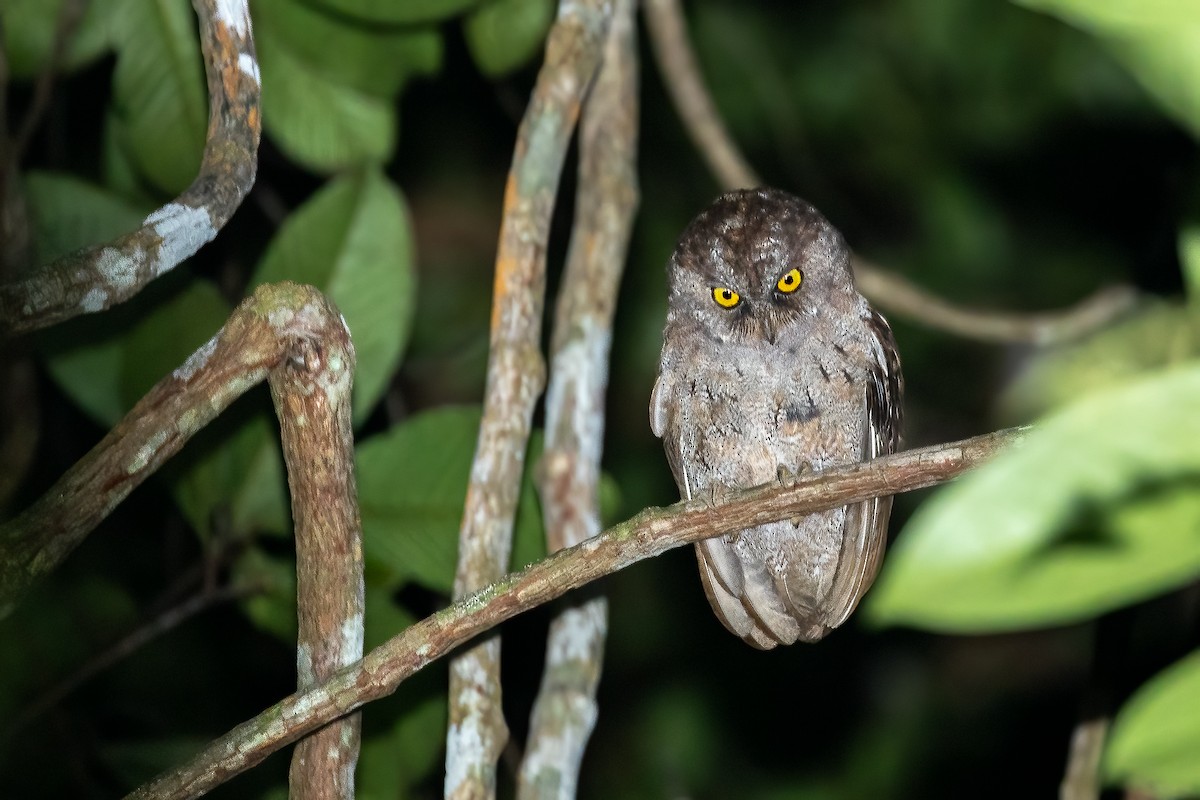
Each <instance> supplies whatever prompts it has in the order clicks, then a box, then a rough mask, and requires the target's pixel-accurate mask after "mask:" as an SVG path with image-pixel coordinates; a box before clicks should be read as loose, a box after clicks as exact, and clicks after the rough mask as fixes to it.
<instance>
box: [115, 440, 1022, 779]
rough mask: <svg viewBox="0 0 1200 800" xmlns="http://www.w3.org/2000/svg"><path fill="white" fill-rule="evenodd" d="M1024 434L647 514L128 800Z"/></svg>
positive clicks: (250, 757)
mask: <svg viewBox="0 0 1200 800" xmlns="http://www.w3.org/2000/svg"><path fill="white" fill-rule="evenodd" d="M1022 433H1023V431H1022V430H1021V429H1010V430H1005V431H998V432H996V433H990V434H986V435H984V436H977V437H975V438H972V439H965V440H962V441H958V442H949V443H947V444H940V445H934V446H932V447H925V448H921V449H919V450H909V451H906V452H903V453H896V454H895V455H890V456H885V457H883V458H878V459H875V460H874V461H870V462H866V463H862V464H849V465H845V466H840V467H834V468H831V469H829V470H825V471H823V472H820V473H817V474H815V475H811V476H806V477H804V478H802V479H800V480H798V481H796V483H794V484H793V485H791V486H779V485H778V484H774V483H773V484H771V485H769V486H766V487H763V488H759V489H750V490H747V491H742V492H736V493H734V494H733V495H731V496H730V497H729V498H728V499H727V500H726V501H724V502H723V503H722V504H721V505H719V506H715V507H714V506H709V505H706V504H705V503H703V502H699V501H692V502H688V503H677V504H675V505H673V506H670V507H668V508H650V509H646V510H645V511H643V512H641V513H640V514H638V515H637V516H635V517H633V518H632V519H629V520H626V521H625V522H622V523H620V524H618V525H614V526H613V527H611V528H609V529H608V530H606V531H604V532H603V533H601V534H600V535H599V536H596V537H594V538H592V539H588V540H587V541H585V542H583V543H581V544H578V545H575V546H574V547H569V548H567V549H565V550H560V551H558V552H557V553H554V554H552V555H550V556H548V557H547V558H545V559H544V560H542V561H539V562H538V563H536V564H533V565H531V566H529V567H527V568H525V569H524V570H522V571H521V572H518V573H514V574H511V575H508V576H505V577H504V578H502V579H500V580H498V581H496V582H495V583H492V584H491V585H489V586H487V587H485V588H483V589H480V590H479V591H477V592H475V593H474V594H471V595H469V596H467V597H465V598H463V599H461V600H459V601H458V602H456V603H455V604H454V605H452V606H450V607H449V608H446V609H444V610H442V611H440V612H438V613H437V614H434V615H433V616H431V617H428V618H426V619H424V620H422V621H420V622H418V623H417V624H415V625H413V626H411V627H409V628H407V629H405V630H404V631H403V632H402V633H400V634H399V635H397V636H394V637H392V638H391V639H389V640H388V641H387V642H385V643H384V644H382V645H380V646H379V647H377V648H375V649H374V650H372V651H371V652H369V653H367V655H366V656H365V657H364V658H363V660H362V661H361V662H359V663H357V664H353V665H351V666H349V667H346V668H345V669H343V670H341V671H340V672H338V673H337V674H336V675H334V676H333V677H332V678H331V679H329V680H328V681H325V682H324V683H322V684H320V685H319V686H316V687H314V688H312V689H309V690H307V691H304V692H300V693H297V694H294V695H291V696H289V697H287V698H285V699H283V700H281V701H280V702H278V703H276V704H275V705H273V706H271V707H270V708H268V709H266V710H265V711H263V712H262V713H260V714H258V715H257V716H256V717H254V718H252V719H250V720H247V721H246V722H243V723H242V724H241V725H238V726H237V727H236V728H234V729H232V730H231V731H229V732H228V733H226V734H225V735H224V736H222V737H220V738H218V739H216V740H214V741H213V742H211V743H209V745H208V746H207V747H205V748H204V749H203V750H202V751H201V752H200V753H199V754H197V755H196V757H195V758H193V759H192V760H191V761H190V762H188V763H187V764H184V765H182V766H180V767H178V768H176V769H174V770H171V771H169V772H167V773H164V774H163V775H161V776H159V777H158V778H157V779H155V780H154V781H152V782H151V783H148V784H146V785H145V786H143V787H141V788H140V789H138V790H137V791H135V792H133V793H132V794H130V795H129V796H128V797H129V798H131V800H132V799H136V800H152V799H153V800H167V798H179V799H182V798H193V797H199V796H200V795H202V794H204V793H205V792H208V791H210V790H212V789H213V788H215V787H217V786H219V785H221V784H222V783H225V782H226V781H228V780H229V779H230V778H232V777H233V776H234V775H237V774H238V773H241V772H244V771H246V770H247V769H249V768H251V767H253V766H254V765H255V764H257V763H259V762H260V761H262V760H263V759H264V758H266V757H267V756H269V755H270V754H271V753H273V752H275V751H276V750H279V749H280V748H282V747H286V746H287V745H288V744H291V743H292V742H294V741H296V740H297V739H299V738H301V737H302V736H305V735H307V734H309V733H311V732H312V731H314V730H316V729H318V728H320V727H321V726H323V725H327V724H328V723H330V722H332V721H333V720H335V719H338V718H339V717H342V716H345V715H346V714H350V713H352V712H354V711H355V710H356V709H358V708H361V707H362V706H363V705H365V704H367V703H369V702H371V701H373V700H378V699H380V698H382V697H386V696H388V695H390V694H391V693H392V692H394V691H396V688H397V687H398V686H399V685H400V683H401V682H403V681H404V679H406V678H408V677H409V676H410V675H412V674H414V673H415V672H417V671H419V670H421V669H422V668H424V667H425V666H427V665H428V664H430V663H431V662H433V661H435V660H437V659H438V658H441V657H442V656H444V655H446V654H447V653H448V652H450V651H451V650H453V649H454V648H456V647H458V646H460V645H462V644H463V643H465V642H467V641H469V640H471V639H473V638H474V637H476V636H478V635H480V634H481V633H484V632H485V631H488V630H490V629H491V628H493V627H495V626H496V625H498V624H500V623H501V622H503V621H505V620H507V619H511V618H512V617H514V616H516V615H517V614H520V613H522V612H524V611H528V610H529V609H531V608H535V607H537V606H539V605H542V604H544V603H548V602H550V601H551V600H554V599H556V598H558V597H561V596H562V595H564V594H566V593H567V592H569V591H571V590H572V589H577V588H579V587H580V586H583V585H585V584H587V583H590V582H591V581H594V580H596V579H598V578H602V577H604V576H605V575H609V574H612V573H613V572H616V571H617V570H620V569H624V568H625V567H628V566H630V565H631V564H635V563H637V562H638V561H642V560H644V559H647V558H653V557H655V556H658V555H661V554H662V553H665V552H666V551H668V550H671V549H673V548H676V547H680V546H683V545H686V544H691V543H693V542H697V541H699V540H701V539H705V538H709V537H712V536H718V535H720V534H722V533H725V532H727V531H731V530H739V529H742V528H752V527H755V526H757V525H765V524H767V523H769V522H777V521H779V520H782V519H790V518H792V517H795V516H799V515H802V514H811V513H814V512H817V511H823V510H825V509H828V508H835V507H838V506H842V505H846V504H848V503H857V502H861V501H863V500H866V499H868V498H871V497H875V496H879V495H884V494H898V493H900V492H908V491H912V490H914V489H923V488H926V487H929V486H934V485H936V484H939V483H944V482H945V481H948V480H950V479H951V478H953V477H955V476H956V475H959V474H961V473H963V472H965V471H967V470H969V469H971V468H972V467H974V466H976V465H978V464H980V463H982V462H983V461H985V460H986V459H987V458H989V457H990V456H992V455H994V454H995V453H996V452H997V451H998V450H1000V449H1001V448H1003V447H1005V446H1007V445H1011V444H1013V443H1015V442H1017V441H1018V440H1019V439H1020V438H1021V435H1022Z"/></svg>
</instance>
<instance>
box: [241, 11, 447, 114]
mask: <svg viewBox="0 0 1200 800" xmlns="http://www.w3.org/2000/svg"><path fill="white" fill-rule="evenodd" d="M251 8H252V11H253V15H254V30H255V33H256V34H258V35H259V36H260V37H261V36H263V35H266V36H268V37H269V38H272V39H274V40H278V42H279V43H280V44H281V45H284V46H286V48H287V50H288V52H289V53H291V54H292V55H293V56H294V57H296V58H297V59H299V60H301V61H303V62H304V63H305V64H307V65H309V67H310V68H312V69H313V70H315V71H317V72H320V73H321V75H322V76H323V77H325V78H326V79H328V80H329V81H331V82H332V83H335V84H339V85H341V86H345V87H348V88H350V89H353V90H354V91H356V92H361V93H363V94H367V95H374V96H376V97H379V98H381V99H388V98H391V97H392V96H393V95H395V94H396V93H397V92H399V91H400V90H401V89H402V88H403V87H404V84H405V83H406V82H407V81H408V80H409V79H410V78H412V77H415V76H417V75H428V74H431V73H433V72H436V71H437V70H438V68H439V67H440V66H441V61H442V37H441V33H440V32H439V31H438V29H437V28H435V27H432V26H430V27H424V28H420V27H405V28H394V27H381V26H380V25H378V24H376V23H369V22H358V21H355V20H353V19H350V18H347V17H346V16H344V15H341V16H339V15H333V14H330V13H327V12H326V11H325V10H323V9H321V8H320V7H319V6H312V5H308V4H306V3H300V2H296V0H253V2H252V3H251Z"/></svg>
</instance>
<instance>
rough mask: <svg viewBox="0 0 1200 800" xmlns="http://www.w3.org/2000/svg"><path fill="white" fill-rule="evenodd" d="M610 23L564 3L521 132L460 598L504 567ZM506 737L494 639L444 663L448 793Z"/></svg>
mask: <svg viewBox="0 0 1200 800" xmlns="http://www.w3.org/2000/svg"><path fill="white" fill-rule="evenodd" d="M611 14H612V0H563V2H562V4H561V6H560V8H559V14H558V18H557V19H556V20H555V22H554V25H553V26H552V27H551V29H550V33H549V37H548V39H547V42H546V56H545V62H544V64H543V65H542V68H541V71H540V72H539V73H538V79H537V84H536V86H535V87H534V90H533V96H532V97H531V98H530V101H529V107H528V109H527V110H526V112H525V117H524V118H523V119H522V120H521V125H520V128H519V129H518V131H517V142H516V147H515V150H514V153H513V162H512V167H511V169H510V170H509V175H508V185H507V187H506V188H505V193H504V221H503V223H502V225H501V230H500V241H499V246H498V251H497V254H496V279H495V290H494V291H495V295H494V297H493V300H492V322H491V343H490V352H489V357H488V369H487V390H486V394H485V396H484V407H483V419H482V422H481V424H480V429H479V441H478V444H477V445H476V451H475V460H474V463H473V464H472V467H471V477H470V482H469V484H468V488H467V500H466V506H465V509H464V511H463V521H462V529H461V532H460V537H459V542H460V544H459V555H458V569H457V572H456V575H455V579H454V597H455V598H456V599H457V598H462V597H464V596H466V595H467V594H469V593H470V592H472V591H474V590H476V589H478V588H480V587H481V586H485V585H487V584H489V583H491V582H492V581H495V580H496V579H497V578H499V577H500V576H501V575H502V574H504V572H505V569H506V567H507V564H508V558H509V552H510V549H511V544H512V527H513V518H514V516H515V513H516V507H517V497H518V493H519V489H520V481H521V473H522V469H523V467H524V461H525V448H526V443H527V441H528V439H529V430H530V424H531V419H532V416H533V407H534V404H535V403H536V401H537V398H538V395H539V394H540V393H541V390H542V385H543V381H544V379H545V378H544V373H545V365H544V364H543V361H542V355H541V351H540V349H539V344H540V342H539V340H540V336H541V319H542V308H543V302H544V294H545V282H546V243H547V240H548V238H549V232H550V217H551V212H552V211H553V208H554V199H555V195H556V194H557V191H558V183H559V177H560V175H561V173H562V164H563V160H564V158H565V157H566V152H567V145H568V143H569V142H570V138H571V133H572V131H573V130H574V128H575V122H576V120H577V119H578V118H579V109H580V105H581V104H582V102H583V98H584V95H585V94H586V93H587V90H588V87H589V85H590V84H591V81H592V78H593V76H594V75H595V72H596V69H597V66H598V65H599V62H600V51H601V47H602V45H603V42H604V37H605V35H606V32H607V29H608V23H609V19H610V17H611ZM507 738H508V730H507V726H506V725H505V723H504V715H503V712H502V711H501V708H500V640H499V639H498V638H492V639H490V640H488V641H486V642H483V643H482V644H479V645H477V646H476V647H474V648H473V649H471V650H469V651H467V652H466V653H464V654H462V655H461V656H459V657H458V658H457V659H455V660H454V662H453V664H452V665H451V669H450V724H449V730H448V732H447V736H446V745H447V747H446V749H447V752H446V783H445V796H446V797H453V798H489V797H493V796H494V795H495V782H496V778H495V768H496V761H497V760H498V759H499V757H500V752H501V750H502V749H503V747H504V743H505V741H506V740H507Z"/></svg>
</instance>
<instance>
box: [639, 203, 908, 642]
mask: <svg viewBox="0 0 1200 800" xmlns="http://www.w3.org/2000/svg"><path fill="white" fill-rule="evenodd" d="M667 271H668V277H669V280H670V298H669V304H668V309H669V310H668V314H667V324H666V328H665V330H664V331H663V349H662V359H661V362H660V366H659V376H658V381H657V382H656V383H655V386H654V394H653V396H652V398H651V401H650V424H651V427H652V428H653V430H654V433H655V435H657V436H659V437H661V438H662V440H663V444H664V446H665V448H666V451H667V459H668V461H669V462H670V464H671V470H672V472H673V473H674V475H675V480H676V482H677V483H678V484H679V490H680V493H681V494H682V495H683V497H684V498H686V499H691V498H705V499H707V498H710V497H715V498H719V497H720V495H721V494H722V492H724V491H728V490H729V489H741V488H748V487H751V486H758V485H762V484H765V483H769V482H771V481H773V480H776V479H777V476H779V475H781V474H783V475H786V474H787V473H799V472H802V471H805V470H808V469H813V470H820V469H823V468H825V467H827V466H830V465H834V464H844V463H852V462H856V461H861V460H863V459H867V458H872V457H874V456H877V455H882V454H884V453H891V452H893V451H895V449H896V445H897V442H898V439H899V429H900V403H901V392H902V386H903V382H902V378H901V374H900V361H899V357H898V355H897V353H896V346H895V342H894V340H893V339H892V333H891V330H890V328H889V327H888V324H887V322H886V321H885V320H884V319H883V317H881V316H880V315H879V314H878V313H876V312H875V311H874V310H873V309H872V308H871V307H870V305H869V304H868V303H867V301H866V299H865V298H863V296H862V295H860V294H859V293H858V290H857V289H856V288H855V286H854V280H853V276H852V275H851V272H850V263H849V251H848V249H847V247H846V244H845V242H844V241H843V240H842V237H841V234H839V233H838V232H837V230H836V229H835V228H834V227H833V226H832V225H830V224H829V222H828V221H827V220H826V219H825V218H824V217H822V216H821V214H820V213H819V212H817V210H816V209H814V208H813V207H812V206H810V205H809V204H808V203H806V202H804V201H803V200H800V199H799V198H796V197H793V196H792V195H789V194H787V193H785V192H781V191H778V190H773V189H756V190H749V191H739V192H731V193H729V194H726V195H724V196H722V197H720V198H718V199H717V201H716V202H715V203H713V205H712V206H710V207H709V208H708V209H706V210H705V211H703V212H702V213H701V214H700V215H699V216H697V217H696V219H694V220H693V221H692V223H691V224H690V225H689V226H688V228H687V229H686V230H685V231H684V232H683V235H682V236H681V237H680V239H679V244H678V246H677V247H676V249H675V252H674V254H672V256H671V260H670V262H669V263H668V266H667ZM797 271H798V272H797ZM890 511H891V498H882V499H875V500H869V501H867V502H864V503H859V504H856V505H852V506H847V507H845V508H839V509H835V510H831V511H826V512H823V513H819V514H812V515H810V516H807V517H802V518H800V519H797V520H794V521H784V522H777V523H773V524H770V525H762V526H759V527H757V528H751V529H748V530H743V531H738V532H734V533H729V534H726V535H724V536H719V537H716V538H714V539H709V540H707V541H704V542H700V543H699V544H697V545H696V552H697V556H698V559H699V562H700V576H701V579H702V580H703V583H704V589H705V592H706V593H707V594H708V598H709V601H710V602H711V603H712V606H713V609H714V610H715V611H716V613H717V616H718V617H720V619H721V621H722V622H724V623H725V626H726V627H727V628H729V630H731V631H732V632H733V633H735V634H737V635H738V636H740V637H742V638H743V639H744V640H746V641H747V642H749V643H750V644H752V645H754V646H755V647H760V648H763V649H767V648H771V647H774V646H775V645H777V644H791V643H792V642H794V641H796V640H797V639H801V640H803V641H807V642H814V641H817V640H818V639H820V638H822V637H823V636H825V634H827V633H828V632H829V631H830V630H831V629H833V628H835V627H837V626H838V625H840V624H841V623H842V622H844V621H845V620H846V618H847V617H848V616H849V615H850V613H851V612H852V611H853V610H854V608H855V606H856V605H857V604H858V601H859V599H860V598H861V597H862V595H863V593H864V592H866V590H867V588H868V587H869V586H870V585H871V582H872V581H873V580H874V579H875V575H876V573H877V572H878V570H879V565H880V562H881V560H882V556H883V551H884V547H885V545H886V541H887V522H888V515H889V513H890Z"/></svg>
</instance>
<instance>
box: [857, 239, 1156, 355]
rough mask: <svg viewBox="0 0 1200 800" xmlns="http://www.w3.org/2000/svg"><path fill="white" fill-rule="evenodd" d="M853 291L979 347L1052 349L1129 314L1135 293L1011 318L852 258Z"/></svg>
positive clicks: (1114, 289) (1114, 292)
mask: <svg viewBox="0 0 1200 800" xmlns="http://www.w3.org/2000/svg"><path fill="white" fill-rule="evenodd" d="M854 277H855V279H856V280H857V282H858V288H859V289H860V290H861V291H862V293H863V294H865V295H867V296H868V297H870V298H871V299H872V300H873V301H874V302H875V303H876V304H877V305H879V307H880V308H883V309H884V310H885V311H888V312H891V313H894V314H895V315H896V316H898V317H904V318H906V319H909V320H912V321H914V322H918V323H920V324H922V325H926V326H928V327H930V328H934V329H935V330H940V331H945V332H946V333H953V334H956V335H958V336H962V337H964V338H967V339H977V340H979V341H983V342H996V343H1001V344H1004V343H1018V344H1041V345H1045V344H1054V343H1057V342H1068V341H1071V340H1073V339H1079V338H1081V337H1083V336H1086V335H1087V334H1089V333H1091V332H1092V331H1095V330H1098V329H1100V328H1103V327H1104V326H1105V325H1108V324H1109V323H1110V322H1113V321H1114V320H1116V319H1118V318H1120V317H1121V316H1123V315H1124V314H1125V313H1127V312H1128V311H1130V310H1132V309H1133V307H1134V306H1135V305H1137V302H1138V293H1137V292H1136V291H1135V290H1134V289H1133V288H1131V287H1129V286H1109V287H1107V288H1104V289H1100V290H1099V291H1097V292H1095V293H1094V294H1092V295H1090V296H1088V297H1086V298H1084V299H1083V300H1080V301H1079V302H1078V303H1076V304H1075V305H1073V306H1071V307H1070V308H1066V309H1062V310H1059V311H1040V312H1033V313H1011V312H1004V311H987V310H984V309H979V308H962V307H960V306H954V305H951V304H950V303H948V302H946V301H945V300H943V299H941V298H940V297H936V296H934V295H932V294H930V293H929V292H927V291H925V290H924V289H922V288H921V287H919V286H917V285H916V284H915V283H911V282H909V281H908V280H905V279H904V278H902V277H900V276H899V275H897V274H896V273H894V272H888V271H886V270H883V269H880V268H879V267H876V266H874V265H872V264H870V263H868V262H866V261H864V260H863V259H861V258H859V257H858V256H855V257H854Z"/></svg>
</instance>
